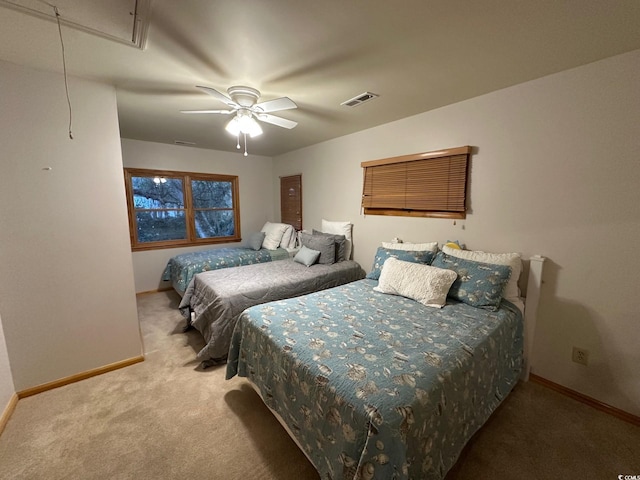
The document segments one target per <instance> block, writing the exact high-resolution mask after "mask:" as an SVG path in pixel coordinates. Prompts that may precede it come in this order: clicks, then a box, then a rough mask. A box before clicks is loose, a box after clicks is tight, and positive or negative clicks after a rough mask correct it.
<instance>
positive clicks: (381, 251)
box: [367, 247, 434, 280]
mask: <svg viewBox="0 0 640 480" xmlns="http://www.w3.org/2000/svg"><path fill="white" fill-rule="evenodd" d="M433 256H434V253H433V252H429V251H422V252H411V251H408V250H393V249H390V248H384V247H378V251H377V252H376V258H375V259H374V260H373V267H372V268H371V272H369V274H368V275H367V278H370V279H372V280H378V279H379V278H380V272H381V271H382V266H383V265H384V262H385V260H386V259H387V258H389V257H393V258H396V259H398V260H404V261H405V262H412V263H431V260H433Z"/></svg>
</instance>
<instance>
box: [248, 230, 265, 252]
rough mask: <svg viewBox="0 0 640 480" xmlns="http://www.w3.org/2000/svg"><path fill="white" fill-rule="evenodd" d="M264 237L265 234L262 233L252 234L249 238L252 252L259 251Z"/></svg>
mask: <svg viewBox="0 0 640 480" xmlns="http://www.w3.org/2000/svg"><path fill="white" fill-rule="evenodd" d="M265 235H266V234H265V233H264V232H256V233H252V234H251V236H250V237H249V247H250V248H253V249H254V250H260V248H261V247H262V242H263V241H264V237H265Z"/></svg>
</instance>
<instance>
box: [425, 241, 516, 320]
mask: <svg viewBox="0 0 640 480" xmlns="http://www.w3.org/2000/svg"><path fill="white" fill-rule="evenodd" d="M431 266H433V267H438V268H446V269H449V270H453V271H454V272H456V273H457V274H458V278H457V279H456V281H455V282H453V285H452V286H451V289H450V290H449V297H451V298H453V299H454V300H458V301H460V302H463V303H466V304H467V305H471V306H473V307H479V308H484V309H487V310H493V311H495V310H497V309H498V307H499V306H500V302H501V301H502V292H503V291H504V288H505V286H506V285H507V282H508V281H509V277H510V276H511V267H510V266H509V265H495V264H492V263H483V262H475V261H473V260H465V259H464V258H457V257H454V256H452V255H447V254H446V253H443V252H438V253H437V254H436V258H435V259H434V260H433V262H431Z"/></svg>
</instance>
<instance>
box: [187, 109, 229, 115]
mask: <svg viewBox="0 0 640 480" xmlns="http://www.w3.org/2000/svg"><path fill="white" fill-rule="evenodd" d="M233 112H235V110H180V113H220V114H222V115H231V114H232V113H233Z"/></svg>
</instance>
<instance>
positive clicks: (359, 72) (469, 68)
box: [0, 0, 640, 156]
mask: <svg viewBox="0 0 640 480" xmlns="http://www.w3.org/2000/svg"><path fill="white" fill-rule="evenodd" d="M14 1H16V2H18V0H14ZM19 1H20V2H22V3H27V2H31V3H38V2H39V3H40V4H41V5H42V0H19ZM47 1H48V3H51V4H55V3H56V0H47ZM4 3H6V2H4ZM91 3H92V4H95V5H94V6H93V7H91V8H89V13H87V5H88V3H87V1H86V0H61V1H60V5H59V7H60V8H59V10H60V13H61V15H62V17H63V18H65V17H73V14H74V12H76V11H78V9H80V8H81V7H80V6H79V5H82V9H83V11H82V15H84V17H83V18H84V21H86V22H87V23H97V24H100V23H104V22H99V21H97V20H96V21H93V20H94V19H104V18H105V17H107V16H108V18H111V16H113V18H114V19H120V20H123V19H126V16H127V15H129V13H130V12H129V11H130V10H132V8H133V7H132V6H131V5H132V4H135V1H133V0H120V1H118V2H114V1H112V0H109V3H108V4H109V5H110V6H111V7H112V8H110V9H109V12H106V11H105V10H104V8H103V7H104V5H106V4H107V2H106V0H103V1H93V0H92V2H91ZM63 4H64V6H65V8H62V6H63ZM1 5H2V2H0V6H1ZM150 6H151V8H150V18H148V20H149V26H148V38H147V41H146V49H144V50H140V49H138V48H135V47H133V46H127V45H124V44H122V43H118V42H114V41H111V40H108V39H106V38H104V37H100V36H97V35H92V34H89V33H87V32H86V31H79V30H75V29H72V28H70V27H68V26H63V35H64V42H65V48H66V58H67V68H68V72H69V73H70V74H72V75H77V76H82V77H89V78H93V79H98V80H101V81H104V82H108V83H111V84H114V85H115V86H116V88H117V98H118V111H119V118H120V128H121V133H122V136H123V137H126V138H134V139H140V140H148V141H154V142H163V143H174V141H175V140H181V141H187V142H195V143H196V144H197V146H198V147H201V148H211V149H216V150H228V151H235V139H234V138H233V137H231V136H229V134H227V133H226V132H225V131H224V125H225V124H226V122H228V121H229V117H228V116H222V115H184V114H181V113H180V112H179V111H180V110H196V109H218V108H225V105H224V104H222V103H221V102H219V101H218V100H216V99H215V98H214V97H212V96H209V95H206V94H204V93H202V92H201V91H199V90H198V89H196V88H195V85H205V86H209V87H213V88H215V89H217V90H219V91H222V92H225V91H226V89H227V88H228V87H229V86H231V85H247V86H250V87H253V88H257V89H259V90H260V91H261V92H262V97H261V99H260V101H266V100H271V99H273V98H277V97H281V96H288V97H290V98H291V99H292V100H294V101H295V102H296V103H297V104H298V109H297V110H288V111H284V112H279V113H277V115H280V116H282V117H285V118H288V119H290V120H294V121H296V122H298V123H299V125H298V126H297V127H296V128H295V129H293V130H286V129H283V128H279V127H276V126H273V125H266V124H265V125H264V135H262V136H261V137H258V138H255V139H251V140H250V141H249V152H250V153H254V154H262V155H268V156H274V155H278V154H281V153H284V152H288V151H292V150H296V149H299V148H302V147H305V146H308V145H312V144H315V143H318V142H321V141H324V140H328V139H331V138H335V137H339V136H342V135H346V134H349V133H353V132H356V131H359V130H363V129H365V128H369V127H373V126H376V125H380V124H384V123H388V122H391V121H393V120H397V119H399V118H403V117H407V116H410V115H414V114H417V113H421V112H425V111H428V110H431V109H435V108H438V107H441V106H444V105H448V104H451V103H455V102H459V101H461V100H465V99H468V98H471V97H475V96H478V95H482V94H484V93H488V92H491V91H495V90H498V89H501V88H504V87H508V86H510V85H515V84H518V83H522V82H525V81H528V80H532V79H535V78H539V77H542V76H545V75H548V74H551V73H555V72H559V71H562V70H566V69H569V68H572V67H576V66H579V65H583V64H586V63H589V62H593V61H596V60H599V59H602V58H606V57H609V56H612V55H616V54H619V53H623V52H627V51H631V50H635V49H638V48H640V28H639V26H640V1H638V0H533V1H532V0H481V1H469V0H398V1H391V0H319V1H318V0H316V1H311V0H218V1H214V0H180V1H176V0H151V2H150ZM123 10H126V12H124V13H126V15H124V14H123ZM92 12H95V14H93V19H92ZM125 22H126V20H125ZM114 28H121V26H114ZM0 59H2V60H6V61H9V62H13V63H18V64H23V65H26V66H29V67H35V68H40V69H45V70H53V71H62V63H61V54H60V42H59V38H58V30H57V26H56V25H55V23H54V22H53V21H51V19H46V18H42V17H38V16H33V15H28V14H25V13H23V12H21V11H19V10H16V9H9V8H0ZM365 91H370V92H374V93H377V94H379V95H380V97H379V98H378V99H376V100H373V101H371V102H368V103H365V104H363V105H360V106H358V107H355V108H348V107H343V106H340V103H341V102H343V101H345V100H347V99H350V98H352V97H354V96H356V95H358V94H360V93H363V92H365ZM51 92H52V94H60V95H64V87H63V86H62V84H61V85H52V89H51ZM70 93H71V97H72V102H73V90H71V92H70ZM2 94H3V95H4V94H6V92H2Z"/></svg>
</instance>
